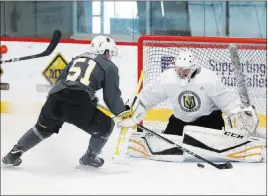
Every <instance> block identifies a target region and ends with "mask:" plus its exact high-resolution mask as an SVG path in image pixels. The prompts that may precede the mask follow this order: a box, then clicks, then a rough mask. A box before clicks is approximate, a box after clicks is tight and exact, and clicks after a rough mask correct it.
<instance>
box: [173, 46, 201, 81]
mask: <svg viewBox="0 0 268 196" xmlns="http://www.w3.org/2000/svg"><path fill="white" fill-rule="evenodd" d="M196 63H197V60H196V58H195V56H194V54H193V53H192V52H190V51H181V52H180V53H179V55H178V56H177V57H176V58H175V59H174V66H175V71H176V73H177V74H178V76H179V78H180V79H181V85H182V86H186V85H187V84H188V82H189V81H190V79H191V76H192V74H193V73H194V72H195V70H196V69H197V65H196Z"/></svg>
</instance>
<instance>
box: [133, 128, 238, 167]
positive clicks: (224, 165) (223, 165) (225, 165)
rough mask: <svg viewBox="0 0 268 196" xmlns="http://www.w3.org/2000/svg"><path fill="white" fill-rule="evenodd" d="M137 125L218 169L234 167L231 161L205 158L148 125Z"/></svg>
mask: <svg viewBox="0 0 268 196" xmlns="http://www.w3.org/2000/svg"><path fill="white" fill-rule="evenodd" d="M137 126H138V128H140V129H142V130H144V131H147V132H149V133H152V134H153V135H155V136H157V137H158V138H160V139H162V140H164V141H166V142H168V143H170V144H172V145H174V146H175V147H177V148H178V149H180V150H182V151H183V152H187V153H188V154H190V155H192V156H194V157H195V158H197V159H200V160H202V161H204V162H206V163H208V164H210V165H212V166H213V167H216V168H218V169H231V168H233V165H232V164H231V163H230V162H226V163H222V164H216V163H213V162H211V161H209V160H207V159H205V158H204V157H201V156H199V155H198V154H195V153H194V152H192V151H190V150H188V149H186V148H184V147H182V146H180V145H178V144H176V143H174V142H172V141H171V140H169V139H167V138H165V137H163V136H161V135H159V134H158V133H156V132H154V131H152V130H150V129H148V128H146V127H143V126H141V125H137Z"/></svg>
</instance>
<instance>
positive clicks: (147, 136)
mask: <svg viewBox="0 0 268 196" xmlns="http://www.w3.org/2000/svg"><path fill="white" fill-rule="evenodd" d="M127 154H128V155H129V156H131V157H135V158H145V159H151V160H156V161H167V162H183V161H184V155H183V152H182V151H181V150H180V149H178V148H176V147H175V146H172V145H170V144H167V143H166V142H165V141H163V140H161V139H159V138H156V137H155V136H154V135H153V134H151V133H144V132H132V133H130V136H129V143H128V149H127Z"/></svg>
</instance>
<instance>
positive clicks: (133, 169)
mask: <svg viewBox="0 0 268 196" xmlns="http://www.w3.org/2000/svg"><path fill="white" fill-rule="evenodd" d="M35 121H36V116H34V115H29V114H28V115H27V114H23V115H22V114H1V134H2V135H1V157H2V156H3V155H4V154H6V153H7V152H8V151H9V150H10V149H11V148H12V146H13V144H14V143H15V142H16V141H17V140H18V139H19V137H20V136H21V135H22V134H23V133H24V132H25V131H26V130H27V129H28V128H29V127H31V126H32V125H33V124H34V123H35ZM118 133H119V130H114V132H113V135H112V136H111V138H110V140H109V141H108V143H107V145H106V146H105V148H104V149H103V153H102V157H104V158H105V160H106V164H105V165H104V166H103V167H102V168H99V169H77V168H76V166H77V165H78V160H79V158H80V156H81V155H82V154H83V153H84V151H85V149H86V148H87V145H88V139H89V135H87V134H86V133H84V132H82V131H81V130H79V129H78V128H76V127H74V126H72V125H68V124H65V125H64V126H63V128H62V129H61V132H60V133H59V134H58V135H53V136H52V137H51V138H50V139H47V140H46V141H43V142H42V143H41V144H40V145H39V146H36V147H35V148H33V149H32V150H31V151H29V152H27V153H26V154H24V156H23V163H22V164H21V165H20V166H19V167H17V168H12V167H5V166H3V165H2V166H1V194H2V195H7V194H12V195H18V194H20V195H31V194H36V195H38V194H42V195H45V194H69V195H71V194H86V195H93V194H94V195H97V194H109V195H121V194H147V195H149V194H152V195H161V194H162V195H164V194H170V195H171V194H173V195H219V194H220V195H229V194H230V195H266V193H267V192H266V183H267V180H266V174H267V170H266V163H257V164H256V163H255V164H252V163H248V164H247V163H233V166H234V167H233V169H230V170H218V169H215V168H213V167H211V166H209V165H207V164H204V165H205V168H199V167H197V162H188V161H187V162H184V163H168V162H157V161H150V160H142V159H138V160H137V159H136V160H133V159H129V160H126V161H124V162H123V163H122V164H113V163H112V162H111V155H112V152H113V150H114V147H115V141H116V136H117V134H118Z"/></svg>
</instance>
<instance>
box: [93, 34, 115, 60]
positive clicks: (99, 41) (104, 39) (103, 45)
mask: <svg viewBox="0 0 268 196" xmlns="http://www.w3.org/2000/svg"><path fill="white" fill-rule="evenodd" d="M90 47H91V51H92V52H95V53H97V54H104V53H105V52H106V51H109V57H108V58H109V59H111V58H112V57H117V56H118V49H117V46H116V43H115V41H114V40H113V39H112V38H110V37H108V36H103V35H98V36H96V37H94V38H93V40H92V41H91V44H90Z"/></svg>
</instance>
